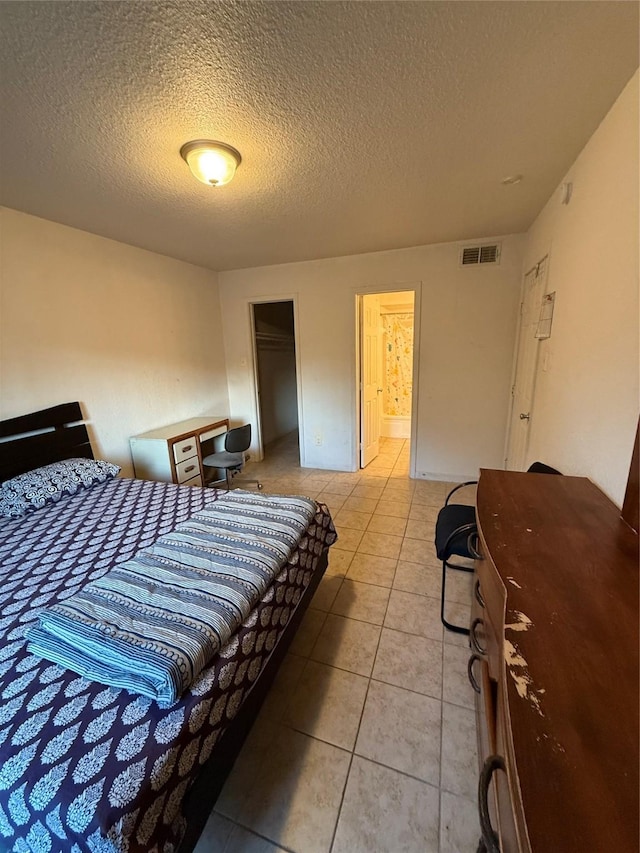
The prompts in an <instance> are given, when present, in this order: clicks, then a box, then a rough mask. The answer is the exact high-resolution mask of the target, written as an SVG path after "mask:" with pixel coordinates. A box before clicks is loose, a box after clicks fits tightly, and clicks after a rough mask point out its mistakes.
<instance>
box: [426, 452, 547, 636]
mask: <svg viewBox="0 0 640 853" xmlns="http://www.w3.org/2000/svg"><path fill="white" fill-rule="evenodd" d="M527 473H528V474H560V471H557V470H556V469H555V468H552V467H551V466H550V465H545V464H544V462H534V463H533V464H532V465H530V466H529V468H528V469H527ZM476 483H477V480H468V481H467V482H466V483H460V485H459V486H456V487H455V488H453V489H452V490H451V491H450V492H449V494H448V495H447V497H446V500H445V502H444V506H443V507H442V509H441V510H440V512H439V513H438V518H437V521H436V542H435V544H436V554H437V556H438V559H439V560H442V591H441V601H440V619H441V621H442V624H443V625H444V626H445V628H448V629H449V631H454V632H455V633H457V634H465V635H467V636H468V634H469V629H468V628H463V627H461V626H460V625H453V624H452V623H451V622H448V621H447V619H446V618H445V615H444V604H445V591H446V583H447V569H455V570H456V571H459V572H473V571H474V569H473V566H466V565H460V563H451V562H449V561H450V559H451V557H462V558H464V559H466V560H481V559H482V555H481V554H480V553H479V551H478V527H477V524H476V510H475V507H473V506H467V505H465V504H451V503H449V500H450V498H451V496H452V495H453V494H455V493H456V492H457V491H458V489H462V488H464V487H465V486H475V485H476Z"/></svg>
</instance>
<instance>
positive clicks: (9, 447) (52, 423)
mask: <svg viewBox="0 0 640 853" xmlns="http://www.w3.org/2000/svg"><path fill="white" fill-rule="evenodd" d="M83 420H84V416H83V414H82V410H81V408H80V403H62V404H61V405H60V406H52V407H51V408H50V409H43V410H42V411H40V412H32V413H31V414H28V415H20V417H17V418H9V420H6V421H0V482H1V481H4V480H8V479H9V478H10V477H15V476H16V474H23V473H24V472H25V471H31V470H32V469H33V468H40V467H41V466H42V465H48V464H49V463H50V462H59V461H60V460H61V459H71V458H73V457H76V456H80V457H83V458H85V459H93V450H92V449H91V442H90V441H89V434H88V433H87V428H86V426H85V425H84V424H83V423H78V421H83Z"/></svg>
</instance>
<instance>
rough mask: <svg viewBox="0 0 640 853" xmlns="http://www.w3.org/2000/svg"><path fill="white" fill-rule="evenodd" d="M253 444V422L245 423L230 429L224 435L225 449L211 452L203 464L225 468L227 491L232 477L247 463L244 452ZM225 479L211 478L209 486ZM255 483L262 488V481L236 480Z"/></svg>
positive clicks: (208, 466) (209, 466)
mask: <svg viewBox="0 0 640 853" xmlns="http://www.w3.org/2000/svg"><path fill="white" fill-rule="evenodd" d="M250 445H251V424H245V425H244V426H241V427H236V428H235V429H230V430H229V431H228V432H227V433H226V434H225V437H224V450H220V451H219V452H218V453H210V454H209V456H205V457H204V459H203V460H202V464H203V465H205V466H206V467H207V468H221V469H224V473H225V481H226V483H227V491H229V489H230V488H231V481H232V479H233V478H234V477H235V476H236V475H237V474H239V473H240V471H242V467H243V465H244V463H245V457H244V453H245V450H248V449H249V446H250ZM222 482H224V481H223V480H211V481H209V482H208V483H207V485H208V486H212V485H215V484H216V483H222ZM240 482H242V483H243V484H244V483H255V484H256V486H257V487H258V488H259V489H261V488H262V483H260V482H259V481H258V480H236V483H240Z"/></svg>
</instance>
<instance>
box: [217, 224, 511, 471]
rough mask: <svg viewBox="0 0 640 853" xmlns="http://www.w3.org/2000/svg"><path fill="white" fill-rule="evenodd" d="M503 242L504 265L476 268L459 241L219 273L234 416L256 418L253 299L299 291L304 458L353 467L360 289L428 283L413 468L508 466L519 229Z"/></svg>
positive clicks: (283, 296)
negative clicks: (466, 264) (462, 257)
mask: <svg viewBox="0 0 640 853" xmlns="http://www.w3.org/2000/svg"><path fill="white" fill-rule="evenodd" d="M483 242H484V241H483ZM502 246H503V251H502V260H501V263H500V264H499V265H498V266H495V267H485V268H477V269H476V268H474V269H468V268H467V269H461V268H460V267H459V265H458V255H459V248H460V244H457V243H447V244H440V245H434V246H420V247H417V248H412V249H400V250H395V251H389V252H376V253H371V254H366V255H354V256H349V257H344V258H331V259H327V260H319V261H310V262H304V263H295V264H283V265H277V266H269V267H258V268H254V269H248V270H236V271H232V272H223V273H220V274H219V284H220V300H221V306H222V316H223V321H224V329H225V351H226V359H227V373H228V377H229V402H230V407H231V413H232V416H233V417H234V418H236V419H238V420H249V421H253V422H255V405H256V404H255V395H254V390H253V389H254V380H253V374H252V368H251V364H252V354H251V333H250V309H249V307H248V306H249V304H250V302H251V300H268V299H271V300H276V299H288V298H293V299H294V300H295V303H296V312H297V319H296V330H297V347H298V357H299V366H300V375H299V382H300V386H301V407H302V420H303V425H304V435H303V436H301V440H302V453H303V460H304V464H305V465H306V466H307V467H314V468H328V469H336V470H353V469H354V467H355V464H356V383H355V346H356V336H355V301H356V299H355V297H356V293H357V292H366V291H367V290H368V289H371V290H372V291H374V290H378V291H380V290H383V291H388V290H391V289H394V288H395V289H401V290H407V289H410V288H411V287H412V286H413V284H414V283H416V282H418V283H420V282H421V284H418V289H419V290H421V301H420V302H419V303H418V302H417V303H416V310H418V305H420V306H421V308H420V320H421V337H420V340H419V341H418V340H416V346H418V347H419V382H418V388H417V391H418V411H417V423H418V429H417V452H416V457H415V462H416V471H417V475H418V476H423V477H429V478H437V477H442V478H447V479H453V480H455V479H459V478H461V477H466V476H468V475H475V474H477V471H478V467H479V466H481V465H482V466H487V467H492V466H493V467H502V465H503V450H504V438H505V424H506V419H507V408H508V399H509V387H510V376H511V365H512V355H513V344H514V337H515V326H516V314H517V308H518V299H519V291H520V277H521V270H522V246H523V237H521V236H517V235H516V236H509V237H504V238H502ZM416 319H417V318H416ZM301 426H302V424H301ZM317 435H319V436H321V438H322V442H323V443H322V445H321V446H318V445H316V444H315V437H316V436H317Z"/></svg>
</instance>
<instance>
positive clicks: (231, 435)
mask: <svg viewBox="0 0 640 853" xmlns="http://www.w3.org/2000/svg"><path fill="white" fill-rule="evenodd" d="M250 444H251V424H245V425H244V426H241V427H236V428H235V429H230V430H229V432H228V433H227V434H226V435H225V437H224V449H225V450H226V451H227V453H242V452H243V451H244V450H248V449H249V446H250Z"/></svg>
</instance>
